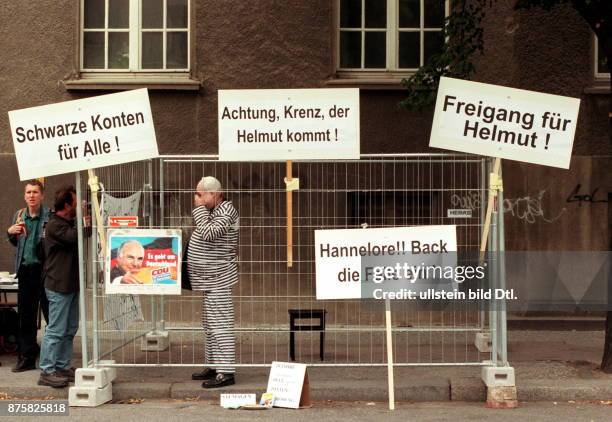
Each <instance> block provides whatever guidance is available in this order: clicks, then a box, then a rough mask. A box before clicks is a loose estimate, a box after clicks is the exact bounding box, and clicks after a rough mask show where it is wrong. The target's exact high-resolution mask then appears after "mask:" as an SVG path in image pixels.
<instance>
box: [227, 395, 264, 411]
mask: <svg viewBox="0 0 612 422" xmlns="http://www.w3.org/2000/svg"><path fill="white" fill-rule="evenodd" d="M220 400H221V407H224V408H227V409H237V408H239V407H241V406H249V405H254V404H256V403H257V396H256V395H255V394H221V399H220Z"/></svg>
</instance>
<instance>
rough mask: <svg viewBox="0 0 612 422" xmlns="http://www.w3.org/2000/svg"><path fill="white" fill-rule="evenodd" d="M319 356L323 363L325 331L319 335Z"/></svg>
mask: <svg viewBox="0 0 612 422" xmlns="http://www.w3.org/2000/svg"><path fill="white" fill-rule="evenodd" d="M319 343H320V344H319V355H320V356H321V361H324V360H325V359H324V356H325V331H321V333H320V335H319Z"/></svg>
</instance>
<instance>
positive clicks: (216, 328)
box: [187, 176, 239, 388]
mask: <svg viewBox="0 0 612 422" xmlns="http://www.w3.org/2000/svg"><path fill="white" fill-rule="evenodd" d="M194 205H195V208H194V210H193V212H192V215H193V219H194V223H195V230H194V232H193V234H192V235H191V239H189V246H188V251H187V268H188V271H189V278H190V280H191V286H192V289H193V290H202V291H204V298H203V301H202V324H203V326H204V333H205V336H206V339H205V346H204V360H205V362H206V363H207V364H208V365H210V366H211V367H210V368H209V367H207V368H204V370H203V371H201V372H197V373H195V374H193V375H192V379H194V380H203V381H204V382H203V383H202V387H204V388H215V387H223V386H226V385H232V384H234V372H235V368H234V363H235V360H236V356H235V352H236V350H235V349H236V345H235V336H234V304H233V302H232V286H233V285H234V284H236V283H237V282H238V263H237V257H236V255H237V250H238V227H239V226H238V225H239V218H238V212H237V211H236V208H234V206H233V205H232V203H231V202H230V201H227V200H225V199H224V198H223V194H222V192H221V183H220V182H219V181H218V180H217V179H215V178H214V177H211V176H208V177H203V178H202V180H200V182H199V183H198V186H197V188H196V193H195V197H194Z"/></svg>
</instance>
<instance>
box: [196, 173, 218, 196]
mask: <svg viewBox="0 0 612 422" xmlns="http://www.w3.org/2000/svg"><path fill="white" fill-rule="evenodd" d="M196 189H197V190H199V191H205V192H221V182H219V181H218V180H217V179H215V178H214V177H212V176H206V177H202V180H200V181H199V182H198V186H197V188H196Z"/></svg>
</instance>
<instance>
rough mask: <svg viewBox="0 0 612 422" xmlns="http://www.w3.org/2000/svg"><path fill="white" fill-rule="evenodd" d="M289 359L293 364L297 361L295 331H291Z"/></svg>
mask: <svg viewBox="0 0 612 422" xmlns="http://www.w3.org/2000/svg"><path fill="white" fill-rule="evenodd" d="M289 357H290V358H291V362H293V361H294V360H295V333H294V332H293V331H289Z"/></svg>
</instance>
